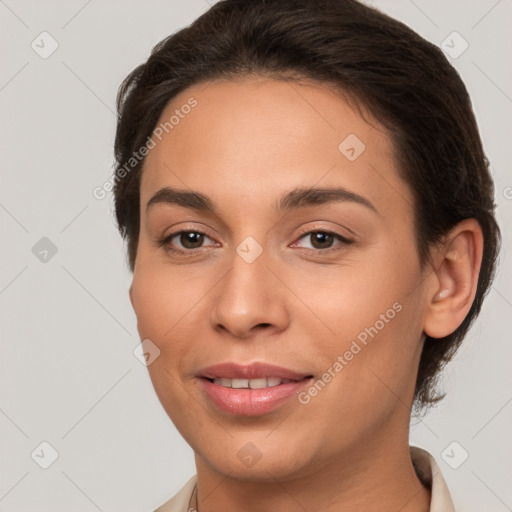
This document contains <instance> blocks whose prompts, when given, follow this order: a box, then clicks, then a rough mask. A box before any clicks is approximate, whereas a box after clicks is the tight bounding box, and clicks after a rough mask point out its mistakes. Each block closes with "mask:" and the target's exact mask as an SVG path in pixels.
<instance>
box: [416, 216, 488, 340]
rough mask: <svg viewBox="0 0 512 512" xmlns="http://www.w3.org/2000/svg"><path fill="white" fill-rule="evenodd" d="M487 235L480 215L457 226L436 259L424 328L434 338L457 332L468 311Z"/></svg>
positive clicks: (474, 291) (476, 282) (476, 283)
mask: <svg viewBox="0 0 512 512" xmlns="http://www.w3.org/2000/svg"><path fill="white" fill-rule="evenodd" d="M482 253H483V235H482V229H481V228H480V225H479V224H478V222H477V221H476V219H466V220H464V221H462V222H460V223H459V224H457V226H455V227H454V228H453V229H452V230H451V231H450V233H449V234H448V236H447V237H446V239H445V241H444V242H443V247H442V248H441V251H440V257H439V258H438V260H437V261H436V267H435V269H434V274H435V276H434V277H435V279H432V280H431V282H432V283H433V285H432V287H433V289H432V287H431V288H430V290H431V291H430V292H428V293H429V294H430V298H429V299H428V304H427V310H426V314H425V320H424V327H423V330H424V332H425V334H427V335H428V336H430V337H432V338H443V337H445V336H448V335H450V334H451V333H452V332H454V331H455V330H456V329H457V328H458V327H459V325H460V324H461V323H462V322H463V320H464V318H465V317H466V315H467V314H468V312H469V310H470V308H471V305H472V303H473V300H474V298H475V294H476V289H477V285H478V276H479V273H480V266H481V263H482Z"/></svg>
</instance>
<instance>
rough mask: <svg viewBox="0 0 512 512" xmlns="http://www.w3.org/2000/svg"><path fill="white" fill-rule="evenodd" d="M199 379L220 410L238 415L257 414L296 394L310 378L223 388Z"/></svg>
mask: <svg viewBox="0 0 512 512" xmlns="http://www.w3.org/2000/svg"><path fill="white" fill-rule="evenodd" d="M200 381H201V383H202V385H203V388H204V390H205V392H206V395H207V396H208V398H209V399H210V400H211V401H212V402H213V403H214V405H216V406H217V407H218V408H219V409H221V410H222V411H224V412H227V413H231V414H235V415H239V416H259V415H261V414H266V413H268V412H270V411H273V410H274V409H276V408H278V407H279V406H281V405H283V404H284V403H285V402H286V401H287V400H289V399H290V398H292V397H294V396H297V394H298V393H299V392H300V391H301V389H302V388H304V387H305V386H307V384H308V383H309V382H310V381H311V378H307V379H302V380H300V381H297V382H288V383H286V384H279V385H277V386H272V387H267V388H262V389H236V388H225V387H224V386H219V385H218V384H214V383H213V382H210V381H209V380H208V379H204V378H201V379H200Z"/></svg>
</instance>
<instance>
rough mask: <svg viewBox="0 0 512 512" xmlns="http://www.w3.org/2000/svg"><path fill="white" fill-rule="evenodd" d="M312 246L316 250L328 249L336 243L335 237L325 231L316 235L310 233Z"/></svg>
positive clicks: (317, 232) (315, 233)
mask: <svg viewBox="0 0 512 512" xmlns="http://www.w3.org/2000/svg"><path fill="white" fill-rule="evenodd" d="M308 236H310V237H311V238H310V240H311V245H312V246H313V247H314V248H315V249H328V248H329V247H331V246H332V243H333V241H334V235H332V234H331V233H326V232H325V231H315V232H314V233H310V234H309V235H308Z"/></svg>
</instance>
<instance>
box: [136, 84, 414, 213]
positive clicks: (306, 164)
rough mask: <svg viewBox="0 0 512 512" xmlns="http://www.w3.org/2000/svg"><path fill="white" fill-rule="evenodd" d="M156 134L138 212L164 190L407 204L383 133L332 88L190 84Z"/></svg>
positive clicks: (406, 194)
mask: <svg viewBox="0 0 512 512" xmlns="http://www.w3.org/2000/svg"><path fill="white" fill-rule="evenodd" d="M190 105H194V106H193V107H192V108H190V107H189V106H190ZM165 123H167V127H166V125H165ZM158 127H160V128H161V130H160V131H161V132H162V133H161V140H158V138H155V137H153V139H154V140H155V142H156V145H155V147H154V148H153V149H151V151H150V152H149V154H148V156H147V157H146V160H145V162H144V166H143V175H142V182H141V206H142V205H145V204H146V202H147V201H148V200H149V198H150V196H151V195H153V194H154V193H155V192H156V191H158V190H159V189H160V188H162V187H165V186H173V187H176V188H180V189H187V188H189V189H193V190H198V191H202V192H204V193H206V194H208V195H209V196H210V197H212V198H214V200H215V199H216V198H217V199H218V200H219V201H220V200H221V199H225V197H224V196H225V194H229V195H230V196H234V197H235V196H236V197H246V198H247V200H248V201H250V200H251V198H252V200H254V201H255V202H256V201H257V202H258V203H261V201H262V200H268V202H269V203H270V202H272V201H273V197H274V196H276V195H280V194H281V193H282V192H284V191H287V190H289V189H290V188H293V187H295V186H299V185H302V186H305V185H306V186H307V185H310V186H313V185H321V186H344V187H346V188H349V189H351V190H352V191H353V192H354V193H358V194H364V195H365V196H366V197H368V198H369V200H370V201H372V202H373V203H374V204H375V203H376V204H379V203H386V201H385V200H384V201H383V199H386V197H387V199H388V200H391V201H395V202H396V199H397V198H398V199H401V200H402V201H403V200H405V201H406V202H409V203H410V202H411V198H410V194H409V191H408V187H407V186H406V184H405V183H404V182H403V181H402V180H401V178H400V177H399V175H398V172H397V169H396V163H395V160H396V159H395V156H394V152H393V149H394V148H393V144H392V141H391V138H390V137H389V135H388V133H387V132H386V130H385V129H384V127H383V126H382V125H380V124H379V123H378V122H377V121H376V120H374V119H372V118H371V116H368V115H365V118H364V119H363V117H361V115H360V113H359V112H358V111H357V110H354V109H353V108H352V107H351V106H350V105H349V104H348V103H347V102H346V100H345V99H344V97H343V96H342V95H341V94H340V93H339V92H337V91H335V90H334V89H333V88H330V87H329V86H325V85H315V84H305V83H297V82H286V81H279V80H272V79H265V78H258V79H237V80H233V81H213V82H206V83H201V84H196V85H194V86H192V87H189V88H188V89H186V90H184V91H182V92H181V93H180V94H179V95H178V96H176V97H175V98H174V99H173V100H172V101H171V102H170V103H169V104H168V105H167V106H166V108H165V109H164V111H163V112H162V114H161V116H160V119H159V121H158V123H157V126H156V128H158ZM162 128H163V129H162ZM154 133H155V132H154ZM274 192H275V194H274ZM388 202H389V201H388ZM272 204H273V203H272ZM381 206H382V207H383V208H384V209H385V208H386V204H381Z"/></svg>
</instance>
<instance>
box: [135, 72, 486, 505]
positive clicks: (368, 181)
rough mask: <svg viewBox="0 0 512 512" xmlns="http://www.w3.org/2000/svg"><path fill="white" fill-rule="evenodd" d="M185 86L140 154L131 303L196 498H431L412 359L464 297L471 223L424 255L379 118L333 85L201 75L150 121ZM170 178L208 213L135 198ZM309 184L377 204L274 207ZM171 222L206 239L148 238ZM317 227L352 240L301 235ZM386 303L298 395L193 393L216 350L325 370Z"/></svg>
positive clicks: (468, 289) (473, 268)
mask: <svg viewBox="0 0 512 512" xmlns="http://www.w3.org/2000/svg"><path fill="white" fill-rule="evenodd" d="M205 85H207V86H206V87H205ZM191 96H193V97H194V98H196V99H197V101H198V104H197V106H196V107H195V108H194V109H193V110H192V111H191V113H190V114H188V115H187V116H186V117H185V118H184V119H182V120H180V123H179V124H178V125H176V126H175V127H174V129H173V130H171V131H169V133H168V134H166V135H165V136H164V137H163V138H162V140H161V142H158V144H157V145H156V146H155V147H154V148H153V149H152V150H151V151H150V153H149V154H148V156H147V157H146V160H145V162H144V167H143V175H142V181H141V187H140V193H141V205H140V213H141V225H140V228H141V229H140V237H139V243H138V252H137V258H136V264H135V269H134V276H133V283H132V286H131V288H130V299H131V302H132V305H133V308H134V310H135V313H136V316H137V325H138V330H139V334H140V337H141V339H147V338H149V339H150V340H152V342H153V343H154V344H155V345H156V346H158V348H159V350H160V355H159V357H158V358H157V359H155V361H154V362H153V363H152V364H150V365H149V366H148V370H149V373H150V376H151V379H152V382H153V385H154V388H155V390H156V393H157V395H158V397H159V399H160V401H161V403H162V405H163V407H164V409H165V410H166V412H167V414H168V415H169V417H170V418H171V420H172V421H173V422H174V424H175V425H176V427H177V428H178V430H179V431H180V433H181V434H182V435H183V437H184V438H185V440H186V441H187V442H188V443H189V444H190V446H191V447H192V448H193V450H194V452H195V460H196V467H197V475H198V496H199V507H198V508H199V510H200V511H201V512H212V511H221V510H222V511H224V512H225V511H235V510H246V511H249V512H251V511H264V510H273V511H283V512H284V511H298V510H323V511H334V510H336V511H340V510H350V511H363V510H364V511H367V510H386V511H388V510H389V511H395V512H396V511H397V510H401V511H402V512H405V511H408V512H409V511H425V510H428V509H429V503H430V494H429V492H428V490H427V489H426V488H424V487H423V486H422V485H421V483H420V481H419V480H418V478H417V477H416V475H415V472H414V469H413V466H412V463H411V458H410V454H409V447H408V438H409V421H410V409H411V404H412V400H413V394H414V385H415V379H416V369H417V367H418V363H419V358H420V353H421V349H422V346H423V342H424V333H427V334H429V335H431V336H436V337H442V336H445V335H447V334H449V333H451V332H453V331H454V330H455V329H456V328H457V326H458V325H459V324H460V323H461V322H462V320H463V319H464V317H465V316H466V314H467V312H468V311H469V308H470V306H471V303H472V300H473V298H474V295H475V291H476V284H477V275H478V269H479V266H480V261H481V255H482V235H481V230H480V228H479V226H478V224H477V223H476V221H474V220H473V219H468V220H465V221H463V222H462V223H460V224H459V225H458V226H456V227H455V228H454V229H453V230H452V232H451V233H450V234H449V236H448V237H447V241H446V242H445V243H444V244H443V245H440V246H439V247H435V248H433V249H432V257H433V263H434V264H433V266H431V265H428V266H426V267H425V268H424V269H421V268H420V263H419V259H418V253H417V248H416V245H415V238H414V229H413V199H412V193H411V190H410V189H409V187H408V185H407V184H406V183H405V182H404V181H403V180H402V179H401V178H400V177H399V174H398V171H397V164H396V161H395V157H394V154H393V144H392V141H391V139H390V137H389V136H388V134H387V132H386V130H385V129H384V128H383V127H382V126H381V125H379V123H378V122H376V121H374V120H371V118H369V116H367V115H366V116H365V118H366V121H365V120H364V119H363V118H362V117H361V115H360V114H359V113H358V112H357V111H354V110H353V109H352V108H351V107H350V106H349V104H347V103H346V102H345V100H344V99H343V98H342V96H341V95H339V94H336V93H335V92H333V90H332V89H329V88H328V87H326V86H322V85H315V84H311V83H310V84H306V83H302V84H298V83H287V82H284V81H277V80H272V79H266V78H261V77H260V78H256V79H255V78H251V79H249V78H245V79H237V80H236V81H235V80H233V81H214V82H210V83H208V84H204V83H203V84H196V85H194V86H192V87H190V88H189V89H187V90H185V91H183V92H182V93H181V94H180V95H179V96H177V97H175V98H174V99H173V100H172V101H171V102H170V103H169V104H168V106H167V107H166V109H165V110H164V112H163V113H162V116H161V121H165V120H167V119H169V117H170V115H172V114H173V113H174V110H175V109H176V108H180V106H181V105H183V104H185V103H186V102H187V100H188V98H190V97H191ZM369 119H370V120H371V122H370V123H369V122H368V120H369ZM349 134H356V135H357V137H358V138H359V139H360V140H361V141H363V142H364V144H365V146H366V148H365V150H364V152H363V153H361V155H360V156H359V157H358V158H357V159H356V160H354V161H349V160H348V159H347V158H346V157H345V156H344V155H343V154H342V153H341V152H340V150H339V149H338V145H339V144H340V142H342V141H343V140H344V139H345V138H346V137H347V136H348V135H349ZM166 186H169V187H173V188H178V189H181V190H193V191H197V192H201V193H203V194H206V195H208V196H209V197H210V198H211V200H212V201H213V202H214V204H215V206H216V207H217V208H218V215H213V214H211V213H207V212H202V211H197V210H194V209H190V208H185V207H182V206H176V205H171V204H163V203H158V204H154V205H153V206H151V207H150V208H149V209H148V210H147V211H146V204H147V202H148V201H149V200H150V198H151V197H152V196H153V195H154V194H155V193H156V192H157V191H158V190H160V189H161V188H163V187H166ZM303 186H307V187H313V186H315V187H319V186H322V187H334V186H341V187H344V188H346V189H348V190H350V191H352V192H354V193H356V194H358V195H360V196H363V197H364V198H366V199H367V200H368V201H371V203H372V204H373V205H374V207H375V208H376V210H377V212H378V213H376V212H374V211H372V210H371V209H370V208H366V207H365V206H363V205H361V204H357V203H355V202H349V201H343V202H340V201H338V202H333V203H329V204H323V205H313V206H308V207H306V208H302V209H298V210H294V211H289V212H278V211H276V210H275V209H274V205H275V204H276V202H277V200H278V198H279V197H280V196H281V195H282V194H283V193H286V192H288V191H290V190H291V189H293V188H295V187H303ZM180 229H181V230H189V231H192V232H196V231H197V230H199V231H200V232H203V233H205V234H206V236H205V237H204V239H203V241H202V245H201V241H199V242H198V243H196V245H195V246H194V245H193V244H192V245H190V244H189V246H188V247H189V248H187V247H186V246H184V245H183V238H181V239H180V237H179V236H176V237H174V238H173V239H172V247H174V248H178V249H182V250H184V251H189V252H188V253H186V254H184V255H181V256H178V255H175V254H174V253H172V252H169V251H166V250H165V248H164V247H158V246H157V245H156V242H157V241H158V240H160V239H162V238H165V236H167V235H169V234H171V233H173V232H176V231H179V230H180ZM322 229H323V230H328V231H332V232H335V233H337V234H339V235H341V236H343V237H346V238H349V239H351V240H353V243H352V244H349V245H346V244H344V243H342V242H340V241H339V240H338V239H336V237H334V238H333V239H332V242H331V244H330V246H329V241H327V243H325V242H324V243H325V245H324V246H322V245H321V244H320V245H319V244H316V245H315V240H314V238H313V237H312V236H311V234H309V235H308V234H304V233H305V232H311V231H314V232H318V231H322ZM248 236H251V237H253V238H254V239H255V240H256V241H257V242H258V243H259V245H260V246H261V248H262V249H263V252H262V253H261V255H260V256H259V257H258V258H256V259H255V260H254V261H253V262H252V263H250V264H249V263H247V262H246V261H245V260H244V259H243V258H241V257H240V256H239V254H238V253H237V252H236V248H237V246H238V245H239V244H240V243H241V242H242V241H243V240H244V239H245V238H246V237H248ZM185 243H186V240H185ZM169 244H171V242H169ZM194 247H198V249H197V248H196V249H194ZM322 247H327V248H322ZM333 248H335V249H338V250H334V251H333ZM329 250H330V252H326V251H329ZM445 290H446V291H445ZM440 294H441V295H440ZM394 303H399V304H400V305H401V306H402V309H401V311H400V312H399V313H397V314H396V315H395V316H394V318H393V319H392V320H390V321H389V322H387V323H386V324H385V326H384V328H382V329H381V330H379V332H378V334H377V335H376V336H375V337H374V338H370V339H369V342H368V344H367V345H366V346H364V348H363V349H362V350H361V351H360V352H359V353H358V354H357V355H355V356H354V357H353V359H352V360H351V361H350V362H349V363H348V364H347V365H346V366H344V368H343V370H342V371H340V372H339V373H337V374H336V376H335V378H333V379H332V380H331V382H329V383H328V385H326V386H325V388H324V389H323V390H322V391H321V392H320V393H318V394H317V396H315V397H313V398H311V401H310V402H309V403H308V404H305V405H303V404H301V403H299V401H298V400H296V399H295V398H292V399H291V400H289V401H288V402H286V404H284V405H283V406H281V407H279V408H278V409H276V410H274V411H272V412H271V413H269V414H266V415H263V416H260V417H240V416H237V415H229V414H227V413H225V412H222V411H220V410H218V409H217V408H216V407H215V406H213V405H212V404H211V403H210V402H209V400H208V398H207V397H206V396H205V394H204V393H203V392H202V388H201V386H200V385H199V384H200V383H199V381H198V379H197V377H196V375H197V372H198V370H199V369H200V368H204V367H206V366H209V365H213V364H217V363H221V362H225V361H235V362H238V363H240V364H248V363H251V362H253V361H264V362H267V363H271V364H275V365H279V366H284V367H287V368H291V369H293V370H295V371H298V372H301V373H306V374H312V375H314V376H315V380H316V379H317V378H321V377H322V375H323V374H324V373H325V371H326V369H328V368H329V367H332V365H333V363H334V362H335V361H336V360H337V357H338V356H339V355H343V354H344V353H345V352H346V351H347V350H348V349H349V348H350V346H351V343H352V341H353V340H354V339H356V338H357V336H358V334H359V333H361V332H362V331H364V329H365V328H368V327H370V326H374V325H375V323H376V321H377V320H379V318H381V317H380V315H381V314H383V313H385V312H386V311H387V310H388V309H389V308H392V305H393V304H394ZM249 442H250V443H252V445H250V446H254V447H256V449H257V452H258V453H259V454H261V458H260V459H259V460H258V461H257V463H255V464H254V465H252V466H251V467H247V465H246V464H244V463H243V461H242V460H241V458H239V457H238V456H237V453H238V451H239V450H240V449H241V448H242V447H244V446H245V445H246V444H247V443H249ZM246 449H247V448H246ZM256 449H255V448H251V450H254V451H255V452H256Z"/></svg>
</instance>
